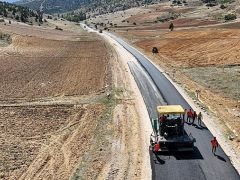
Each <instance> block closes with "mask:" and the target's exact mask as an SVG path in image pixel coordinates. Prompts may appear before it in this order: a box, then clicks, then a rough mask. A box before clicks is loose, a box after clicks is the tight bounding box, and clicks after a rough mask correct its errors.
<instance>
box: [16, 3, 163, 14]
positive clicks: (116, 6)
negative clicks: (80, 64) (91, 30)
mask: <svg viewBox="0 0 240 180" xmlns="http://www.w3.org/2000/svg"><path fill="white" fill-rule="evenodd" d="M157 1H158V0H148V1H147V0H118V1H116V0H69V1H64V0H20V1H18V2H16V4H18V5H23V6H27V7H30V8H32V9H39V8H40V7H43V11H44V12H45V13H63V12H67V11H71V10H76V9H81V10H82V11H85V12H93V13H96V14H103V13H106V12H114V11H117V10H124V9H129V8H131V7H136V6H140V5H142V4H145V3H152V2H157Z"/></svg>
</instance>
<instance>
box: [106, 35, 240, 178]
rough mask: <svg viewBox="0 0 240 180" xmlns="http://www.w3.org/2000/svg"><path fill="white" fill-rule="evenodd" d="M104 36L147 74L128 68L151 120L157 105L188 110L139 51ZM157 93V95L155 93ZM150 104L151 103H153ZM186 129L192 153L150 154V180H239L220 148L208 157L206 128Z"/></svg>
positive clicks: (189, 126)
mask: <svg viewBox="0 0 240 180" xmlns="http://www.w3.org/2000/svg"><path fill="white" fill-rule="evenodd" d="M106 34H107V35H109V36H110V37H112V38H113V39H114V40H116V41H117V42H118V43H119V44H121V45H122V46H123V47H124V48H125V49H126V50H127V51H129V52H130V53H131V54H132V55H133V56H134V57H135V58H136V59H137V60H138V62H139V63H140V64H141V65H142V67H143V68H144V69H145V71H146V72H147V73H146V74H147V75H148V76H149V77H146V75H143V74H142V73H141V71H144V69H143V68H142V70H141V68H139V67H137V66H136V65H134V64H129V67H130V70H131V72H132V74H133V76H134V78H135V80H136V82H137V85H138V87H139V89H140V91H141V93H142V95H143V98H144V101H145V104H146V106H147V109H148V113H149V116H150V117H153V116H155V117H156V112H155V111H154V109H155V108H156V103H159V105H160V104H164V103H167V104H180V105H182V106H183V107H184V108H186V109H189V108H191V107H190V105H189V104H188V103H187V102H186V100H185V99H184V98H183V97H182V96H181V94H180V93H179V92H178V91H177V90H176V89H175V87H174V86H173V85H172V84H171V83H170V82H169V81H168V79H167V78H166V77H165V76H164V75H163V73H162V72H160V71H159V70H158V69H157V68H156V67H155V66H154V65H153V64H152V63H151V62H150V61H149V60H148V59H147V58H145V57H144V56H143V55H142V54H141V53H140V52H139V51H137V50H136V49H135V48H133V47H132V46H130V45H129V44H127V43H126V42H124V41H123V40H122V39H120V38H118V37H116V36H114V35H112V34H110V33H106ZM153 84H154V86H155V87H154V86H153ZM156 89H157V91H158V92H156ZM160 96H161V97H160ZM153 100H154V103H153V102H152V101H153ZM185 129H186V132H187V133H191V134H192V135H193V137H195V138H196V143H195V150H194V153H193V154H189V153H168V154H164V155H158V156H155V155H153V154H152V152H149V153H150V158H151V166H152V178H153V179H162V180H191V179H192V180H206V179H210V180H240V176H239V174H238V172H237V171H236V170H235V169H234V167H233V166H232V164H231V162H230V160H229V158H228V157H227V156H226V154H225V153H224V152H223V150H222V148H221V147H220V148H218V150H217V156H214V155H213V154H212V153H211V145H210V140H211V139H212V137H213V135H212V134H211V132H210V131H209V130H208V129H207V127H205V126H204V127H203V128H198V127H195V126H191V125H187V124H186V125H185Z"/></svg>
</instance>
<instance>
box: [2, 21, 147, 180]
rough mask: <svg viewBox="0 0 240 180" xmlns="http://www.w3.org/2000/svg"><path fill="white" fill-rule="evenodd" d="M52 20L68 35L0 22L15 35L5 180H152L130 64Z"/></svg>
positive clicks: (7, 92) (6, 90)
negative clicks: (128, 68)
mask: <svg viewBox="0 0 240 180" xmlns="http://www.w3.org/2000/svg"><path fill="white" fill-rule="evenodd" d="M51 23H53V24H52V27H55V26H59V27H61V28H63V29H64V30H63V31H56V30H55V29H54V28H52V27H49V28H46V27H35V26H27V25H23V24H18V23H16V22H13V23H12V25H3V24H1V23H0V30H1V31H3V33H7V34H10V35H11V38H12V43H11V44H10V45H7V46H5V47H0V52H1V53H0V76H1V77H0V84H1V85H0V91H1V95H0V124H1V125H0V135H1V136H0V179H4V180H5V179H61V180H62V179H79V178H80V179H112V178H117V179H124V178H129V179H133V178H134V179H139V178H141V177H150V169H148V172H146V165H145V164H146V163H144V162H145V161H147V160H149V157H148V156H146V152H148V149H146V150H145V149H144V152H145V156H144V158H143V155H142V150H143V148H142V147H143V146H142V143H145V141H144V142H143V141H142V131H141V127H140V126H141V125H140V122H139V119H140V118H139V115H138V111H137V105H136V104H137V102H138V101H139V100H138V101H136V99H139V98H136V99H135V98H134V96H135V95H134V92H133V91H132V86H130V84H131V83H129V79H128V78H129V77H128V76H129V75H130V73H127V71H126V69H125V66H126V65H124V66H123V65H121V62H120V60H119V59H118V55H117V54H116V52H115V50H114V49H113V48H112V47H111V45H108V43H107V42H106V41H105V40H104V39H103V38H102V37H100V36H97V35H96V34H94V33H87V32H85V31H83V30H82V29H81V28H80V27H79V25H76V24H73V23H69V22H62V21H53V22H51ZM110 66H111V68H109V67H110ZM138 104H139V102H138ZM142 104H143V102H142ZM141 113H142V112H141ZM142 117H143V116H142ZM143 134H144V133H143ZM129 137H131V138H129ZM147 137H148V136H147ZM144 147H145V146H144ZM146 147H147V148H148V146H146ZM146 159H147V160H146ZM143 164H144V165H143ZM147 167H150V165H148V166H147Z"/></svg>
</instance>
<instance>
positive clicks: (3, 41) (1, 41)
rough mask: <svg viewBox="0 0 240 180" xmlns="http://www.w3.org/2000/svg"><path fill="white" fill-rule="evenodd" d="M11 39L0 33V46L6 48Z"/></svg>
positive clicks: (7, 35)
mask: <svg viewBox="0 0 240 180" xmlns="http://www.w3.org/2000/svg"><path fill="white" fill-rule="evenodd" d="M11 42H12V38H11V36H10V35H9V34H4V33H2V32H0V46H7V45H9V44H11Z"/></svg>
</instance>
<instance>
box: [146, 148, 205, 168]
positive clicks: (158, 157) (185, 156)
mask: <svg viewBox="0 0 240 180" xmlns="http://www.w3.org/2000/svg"><path fill="white" fill-rule="evenodd" d="M150 153H152V157H153V161H154V163H155V164H165V161H164V160H163V159H165V157H166V156H173V157H175V159H176V160H193V159H203V156H202V154H201V153H200V151H199V150H198V148H197V147H194V151H193V152H158V153H153V152H150Z"/></svg>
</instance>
